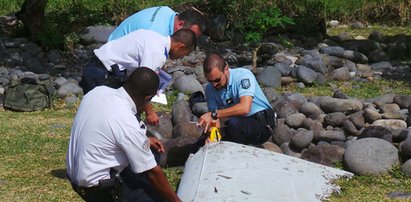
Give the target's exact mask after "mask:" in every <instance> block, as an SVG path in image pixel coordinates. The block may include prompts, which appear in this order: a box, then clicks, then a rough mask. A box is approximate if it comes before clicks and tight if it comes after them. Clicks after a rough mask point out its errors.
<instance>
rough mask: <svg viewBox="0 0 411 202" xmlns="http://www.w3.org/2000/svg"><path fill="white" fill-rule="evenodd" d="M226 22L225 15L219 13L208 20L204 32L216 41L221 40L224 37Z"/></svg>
mask: <svg viewBox="0 0 411 202" xmlns="http://www.w3.org/2000/svg"><path fill="white" fill-rule="evenodd" d="M227 23H228V19H227V17H225V16H224V15H222V14H219V15H217V16H215V17H213V18H211V19H210V20H209V22H208V23H207V28H206V32H205V33H206V34H207V35H208V36H210V37H211V38H212V39H214V40H216V41H223V40H224V39H225V31H226V29H227Z"/></svg>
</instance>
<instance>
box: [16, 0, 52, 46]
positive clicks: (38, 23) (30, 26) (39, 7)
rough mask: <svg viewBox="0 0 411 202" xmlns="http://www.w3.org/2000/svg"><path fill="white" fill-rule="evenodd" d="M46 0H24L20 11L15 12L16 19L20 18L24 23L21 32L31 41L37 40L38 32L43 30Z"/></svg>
mask: <svg viewBox="0 0 411 202" xmlns="http://www.w3.org/2000/svg"><path fill="white" fill-rule="evenodd" d="M47 1H48V0H25V1H24V3H23V5H22V6H21V9H20V11H19V12H17V13H16V17H17V19H19V20H21V21H22V22H23V25H24V27H23V30H22V32H23V33H22V34H23V35H24V36H26V37H28V38H30V39H31V40H32V41H35V42H37V41H38V36H39V33H41V32H42V31H43V30H44V27H45V22H46V16H45V9H46V5H47Z"/></svg>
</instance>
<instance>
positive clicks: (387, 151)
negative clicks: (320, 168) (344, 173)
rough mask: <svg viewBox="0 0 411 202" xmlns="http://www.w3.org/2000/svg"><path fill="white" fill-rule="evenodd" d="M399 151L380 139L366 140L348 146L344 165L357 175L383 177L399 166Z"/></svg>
mask: <svg viewBox="0 0 411 202" xmlns="http://www.w3.org/2000/svg"><path fill="white" fill-rule="evenodd" d="M398 162H399V158H398V149H397V148H395V146H394V145H392V144H391V143H389V142H387V141H385V140H382V139H378V138H364V139H359V140H357V141H354V142H351V143H350V144H348V146H347V148H346V150H345V154H344V163H345V165H346V166H347V169H348V170H349V171H352V172H354V173H356V174H361V175H363V174H371V175H377V176H378V175H382V174H386V173H388V171H389V170H390V169H391V168H393V166H395V165H398Z"/></svg>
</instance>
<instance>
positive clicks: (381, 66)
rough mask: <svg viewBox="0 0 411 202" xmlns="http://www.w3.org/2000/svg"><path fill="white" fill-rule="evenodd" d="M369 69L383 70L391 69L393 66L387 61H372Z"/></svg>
mask: <svg viewBox="0 0 411 202" xmlns="http://www.w3.org/2000/svg"><path fill="white" fill-rule="evenodd" d="M370 66H371V69H372V70H374V71H384V70H391V69H393V68H394V67H393V66H392V65H391V63H390V62H387V61H382V62H377V63H373V64H371V65H370Z"/></svg>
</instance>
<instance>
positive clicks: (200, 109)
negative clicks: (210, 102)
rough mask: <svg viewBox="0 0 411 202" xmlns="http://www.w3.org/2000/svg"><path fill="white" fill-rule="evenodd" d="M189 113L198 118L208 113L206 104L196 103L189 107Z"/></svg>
mask: <svg viewBox="0 0 411 202" xmlns="http://www.w3.org/2000/svg"><path fill="white" fill-rule="evenodd" d="M191 111H192V112H193V114H194V115H196V116H197V117H200V116H201V115H203V114H204V113H206V112H208V107H207V102H198V103H195V104H193V106H191Z"/></svg>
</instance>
